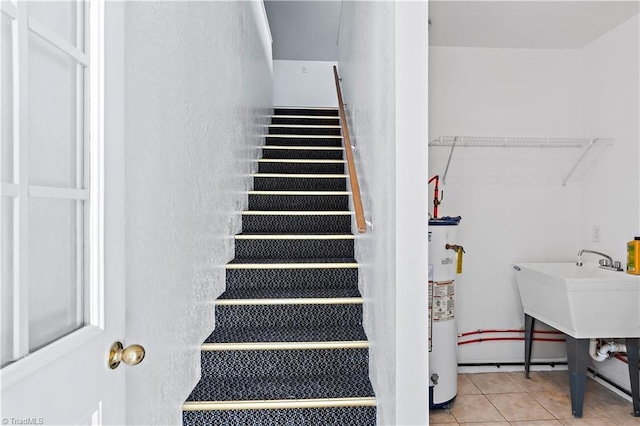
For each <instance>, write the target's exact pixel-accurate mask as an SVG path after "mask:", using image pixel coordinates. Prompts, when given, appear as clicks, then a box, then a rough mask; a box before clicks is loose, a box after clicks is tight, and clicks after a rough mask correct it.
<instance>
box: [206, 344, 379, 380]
mask: <svg viewBox="0 0 640 426" xmlns="http://www.w3.org/2000/svg"><path fill="white" fill-rule="evenodd" d="M328 374H331V375H346V374H363V375H368V374H369V350H368V349H366V348H364V349H360V348H358V349H307V350H303V349H301V350H291V349H283V350H244V351H242V350H233V351H215V350H214V351H202V377H220V378H230V377H265V376H269V377H287V376H290V375H291V376H305V375H328Z"/></svg>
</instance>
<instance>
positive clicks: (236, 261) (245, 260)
mask: <svg viewBox="0 0 640 426" xmlns="http://www.w3.org/2000/svg"><path fill="white" fill-rule="evenodd" d="M245 263H251V264H255V263H264V264H273V263H357V262H356V260H355V259H353V258H348V257H337V258H330V257H324V258H309V259H254V258H235V259H233V260H231V261H230V262H229V264H232V265H235V264H245Z"/></svg>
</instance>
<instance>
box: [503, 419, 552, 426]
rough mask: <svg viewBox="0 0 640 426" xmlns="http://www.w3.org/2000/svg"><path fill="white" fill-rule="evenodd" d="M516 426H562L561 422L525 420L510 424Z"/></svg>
mask: <svg viewBox="0 0 640 426" xmlns="http://www.w3.org/2000/svg"><path fill="white" fill-rule="evenodd" d="M509 424H511V425H514V426H562V423H560V421H559V420H525V421H522V422H509Z"/></svg>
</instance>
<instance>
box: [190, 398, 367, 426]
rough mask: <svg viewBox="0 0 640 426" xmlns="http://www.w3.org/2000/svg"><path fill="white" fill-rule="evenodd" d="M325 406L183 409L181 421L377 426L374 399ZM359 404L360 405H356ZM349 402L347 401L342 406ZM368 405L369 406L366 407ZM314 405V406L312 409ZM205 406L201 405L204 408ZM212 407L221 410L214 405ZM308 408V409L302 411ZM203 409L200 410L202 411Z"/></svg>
mask: <svg viewBox="0 0 640 426" xmlns="http://www.w3.org/2000/svg"><path fill="white" fill-rule="evenodd" d="M322 401H323V403H322V404H327V406H324V405H323V406H321V407H317V405H320V404H321V403H320V402H316V401H312V402H310V403H308V404H305V403H304V402H299V403H297V405H296V408H292V404H291V403H290V402H288V400H287V401H284V402H279V401H272V402H271V401H270V402H269V403H266V404H246V403H245V404H238V403H235V404H230V405H228V407H232V408H229V409H222V408H211V409H210V410H211V411H187V410H189V407H188V406H186V407H185V408H184V410H185V411H184V412H183V413H182V421H183V424H184V425H185V426H202V425H233V426H246V425H253V426H281V425H296V426H317V425H350V426H369V425H371V426H373V425H375V424H376V407H375V404H376V402H375V398H373V397H371V398H355V399H354V401H355V402H354V404H356V405H339V406H334V405H330V404H337V402H334V401H333V400H331V399H325V400H322ZM359 401H362V402H359ZM348 402H350V401H348V400H347V401H346V402H345V403H344V404H346V403H348ZM366 403H368V404H366ZM314 405H316V407H314ZM205 406H207V405H203V407H205ZM213 407H220V406H219V405H213ZM303 407H311V408H303ZM204 409H205V408H202V409H200V410H204Z"/></svg>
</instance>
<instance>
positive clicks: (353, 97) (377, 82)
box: [338, 2, 396, 425]
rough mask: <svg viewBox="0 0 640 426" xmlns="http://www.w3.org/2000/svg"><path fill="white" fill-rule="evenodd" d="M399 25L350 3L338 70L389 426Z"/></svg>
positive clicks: (360, 254) (381, 398) (381, 412)
mask: <svg viewBox="0 0 640 426" xmlns="http://www.w3.org/2000/svg"><path fill="white" fill-rule="evenodd" d="M394 19H395V10H394V6H393V4H392V3H388V2H380V3H375V2H345V3H344V6H343V12H342V26H341V28H340V41H339V52H340V55H339V58H340V59H339V70H338V71H339V73H340V77H341V78H342V90H343V98H344V102H346V103H347V104H348V106H347V116H348V120H349V126H350V127H349V130H350V136H351V142H352V144H353V145H355V146H356V150H355V152H354V156H355V162H356V166H357V169H358V179H359V183H360V189H361V191H362V197H363V207H364V211H365V215H366V217H367V218H368V219H372V220H373V225H374V228H373V230H369V231H368V232H367V233H366V234H362V235H357V236H356V259H357V260H358V262H359V264H360V272H359V281H360V283H359V284H360V292H361V293H362V296H363V297H364V299H365V304H364V326H365V331H366V333H367V337H368V338H369V342H370V345H371V346H370V348H371V349H370V357H371V361H370V363H371V364H370V376H371V381H372V384H373V387H374V389H375V392H376V397H377V399H378V423H379V424H381V425H393V424H395V418H396V411H395V395H396V383H395V381H396V372H395V368H396V355H395V353H396V330H395V316H396V309H395V304H396V283H395V272H396V271H395V249H396V242H395V218H396V214H395V181H396V177H395V174H396V167H395V81H394V79H395V66H394V62H393V58H394V51H395V25H394ZM354 229H355V228H354Z"/></svg>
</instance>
